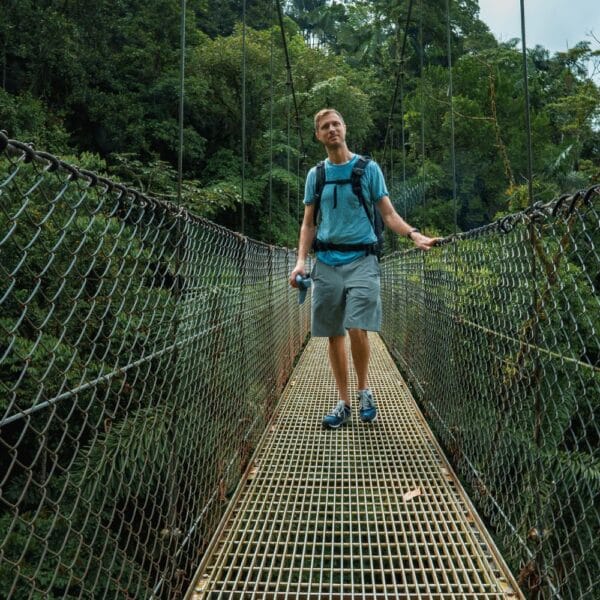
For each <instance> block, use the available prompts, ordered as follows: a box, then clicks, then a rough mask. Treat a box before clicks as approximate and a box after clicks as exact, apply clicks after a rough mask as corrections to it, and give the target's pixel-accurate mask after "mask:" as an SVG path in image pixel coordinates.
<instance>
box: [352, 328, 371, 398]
mask: <svg viewBox="0 0 600 600" xmlns="http://www.w3.org/2000/svg"><path fill="white" fill-rule="evenodd" d="M348 334H349V335H350V348H351V351H352V361H353V362H354V370H355V371H356V377H357V379H358V389H359V390H366V389H367V387H369V358H370V356H371V346H370V345H369V337H368V334H367V332H366V331H365V330H364V329H349V330H348Z"/></svg>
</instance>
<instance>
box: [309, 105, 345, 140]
mask: <svg viewBox="0 0 600 600" xmlns="http://www.w3.org/2000/svg"><path fill="white" fill-rule="evenodd" d="M315 135H316V136H317V139H318V140H319V141H320V142H321V144H323V145H325V146H326V147H327V148H337V147H339V146H342V145H343V144H345V143H346V125H344V122H343V121H342V119H341V118H340V117H339V115H337V114H336V113H334V112H331V113H326V114H324V115H323V116H322V117H321V119H320V121H319V127H318V129H317V131H316V132H315Z"/></svg>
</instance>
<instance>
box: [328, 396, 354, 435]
mask: <svg viewBox="0 0 600 600" xmlns="http://www.w3.org/2000/svg"><path fill="white" fill-rule="evenodd" d="M351 415H352V411H351V410H350V407H349V406H348V405H347V404H346V403H345V402H344V401H343V400H340V401H339V402H338V403H337V404H336V405H335V408H334V409H333V410H332V411H331V412H330V413H329V414H328V415H326V416H324V417H323V425H325V427H329V428H331V429H337V428H338V427H341V426H342V425H343V424H344V423H345V422H346V421H348V420H349V419H350V416H351Z"/></svg>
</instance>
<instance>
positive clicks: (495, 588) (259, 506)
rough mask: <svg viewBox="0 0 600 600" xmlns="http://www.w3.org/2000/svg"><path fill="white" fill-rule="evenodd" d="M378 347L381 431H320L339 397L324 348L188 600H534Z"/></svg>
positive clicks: (306, 369)
mask: <svg viewBox="0 0 600 600" xmlns="http://www.w3.org/2000/svg"><path fill="white" fill-rule="evenodd" d="M370 339H371V347H372V356H371V361H372V362H371V374H370V379H371V381H370V382H371V387H372V388H373V390H374V391H375V393H376V397H377V403H378V407H379V415H378V418H377V420H376V421H375V422H374V423H371V424H363V423H361V422H360V420H359V418H358V407H357V406H354V407H353V416H352V420H351V422H350V423H349V424H348V425H346V426H344V427H342V428H341V429H340V430H337V431H331V430H325V429H323V428H322V427H321V418H322V416H323V414H324V412H326V411H327V410H328V409H329V408H331V406H332V405H333V404H334V402H335V398H336V393H335V386H334V382H333V378H332V376H331V373H330V371H329V367H328V364H327V342H326V340H324V339H311V340H310V342H309V343H308V345H307V347H306V349H305V351H304V353H303V355H302V357H301V358H300V361H299V363H298V365H297V366H296V369H295V370H294V372H293V374H292V377H291V378H290V381H289V383H288V385H287V387H286V389H285V391H284V394H283V397H282V399H281V402H280V404H279V407H278V410H277V414H276V415H275V418H274V420H273V422H272V425H271V427H270V429H269V431H268V432H267V433H266V434H265V437H264V438H263V441H262V443H261V445H260V447H259V449H258V451H257V453H256V455H255V457H254V461H253V467H252V469H251V470H250V474H249V476H248V478H247V479H246V480H245V481H244V482H243V483H242V484H241V487H240V489H239V493H238V494H236V498H235V499H234V500H235V501H234V503H233V504H232V506H231V508H230V510H229V511H228V515H227V517H226V520H224V523H223V527H222V528H221V530H220V533H219V535H218V538H217V539H215V540H214V541H213V543H212V544H211V551H210V552H209V553H208V554H207V556H206V557H205V560H204V561H203V563H202V564H201V565H200V568H199V571H198V573H197V576H196V579H195V582H194V584H193V586H192V587H191V588H190V591H189V593H188V597H189V598H193V600H200V599H205V598H211V599H213V598H214V599H216V598H223V599H224V598H232V599H233V598H265V599H267V598H298V599H304V600H309V599H312V598H315V599H316V598H331V599H334V598H340V599H341V598H364V599H371V598H372V599H383V598H407V599H408V598H410V599H416V598H423V599H425V598H427V599H435V598H440V599H441V598H461V599H470V598H471V599H476V598H477V599H483V598H485V599H488V600H489V599H492V598H498V599H500V598H518V597H521V594H520V592H518V588H517V586H516V583H515V582H514V580H513V579H512V577H511V575H510V573H509V572H508V571H507V569H506V567H505V565H504V563H503V562H502V559H501V558H500V557H499V555H498V552H497V550H496V549H495V547H494V546H493V542H492V541H491V538H490V536H489V535H488V534H487V532H486V531H485V529H484V528H483V526H482V524H481V522H480V520H479V518H478V516H477V514H476V513H475V511H474V509H473V507H472V506H471V504H470V502H469V501H468V499H467V498H466V496H465V494H464V491H463V489H462V487H461V486H460V484H459V483H458V482H457V479H456V476H455V475H454V473H453V472H452V470H451V468H450V467H449V465H448V464H447V462H446V461H445V459H444V457H443V454H442V452H441V450H440V448H439V446H438V445H437V443H436V441H435V439H434V437H433V434H432V433H431V431H430V430H429V428H428V427H427V424H426V423H425V421H424V419H423V417H422V415H421V413H420V411H419V409H418V407H417V405H416V403H415V401H414V399H413V398H412V396H411V394H410V391H409V390H408V388H407V386H406V384H405V383H404V381H403V380H402V378H401V376H400V374H399V372H398V370H397V368H396V366H395V365H394V363H393V361H392V359H391V357H390V355H389V354H388V352H387V350H386V349H385V346H384V345H383V342H382V341H381V339H380V338H379V337H378V336H376V335H371V338H370ZM353 392H354V390H353ZM411 493H412V495H413V497H410V495H411ZM406 494H409V496H405V495H406Z"/></svg>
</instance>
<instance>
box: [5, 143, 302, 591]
mask: <svg viewBox="0 0 600 600" xmlns="http://www.w3.org/2000/svg"><path fill="white" fill-rule="evenodd" d="M0 146H1V150H2V152H1V154H0V259H1V260H0V409H1V412H0V597H2V598H15V599H21V598H42V597H43V598H84V597H85V598H150V597H157V598H176V597H179V596H181V595H182V594H183V593H184V592H185V590H186V589H187V586H188V585H189V578H190V577H191V575H192V574H193V572H194V569H195V567H196V566H197V564H198V562H199V558H200V557H201V555H202V552H203V551H204V548H205V547H206V544H208V541H209V540H210V538H211V536H212V534H213V532H214V530H215V528H216V526H217V524H218V522H219V520H220V518H221V516H222V514H223V511H224V509H225V506H226V504H227V500H228V497H229V496H230V495H231V493H232V492H233V490H234V488H235V487H236V484H237V482H238V481H239V479H240V476H241V474H242V473H243V471H244V470H245V468H246V465H247V463H248V460H249V457H250V456H251V454H252V452H253V449H254V447H255V445H256V443H257V441H258V440H259V438H260V436H261V434H262V432H263V430H264V428H265V425H266V423H267V422H268V420H269V419H270V416H271V413H272V410H273V407H274V405H275V402H276V400H277V399H278V397H279V395H280V392H281V390H282V389H283V386H284V384H285V382H286V380H287V378H288V376H289V373H290V371H291V368H292V365H293V362H294V360H295V357H296V355H297V354H298V352H299V351H300V349H301V347H302V345H303V343H304V341H305V339H306V336H307V333H308V324H309V312H308V311H309V303H308V302H307V303H305V304H303V305H302V306H299V305H298V301H297V294H296V293H295V292H294V291H293V290H292V289H291V288H290V287H289V286H288V284H287V277H288V274H289V272H290V271H291V270H292V268H293V265H294V264H295V260H296V256H295V254H294V252H292V251H287V250H284V249H280V248H274V247H270V246H268V245H264V244H261V243H257V242H253V241H251V240H248V239H247V238H244V237H242V236H240V235H238V234H235V233H233V232H231V231H228V230H226V229H223V228H221V227H218V226H216V225H214V224H212V223H210V222H208V221H205V220H202V219H199V218H197V217H194V216H193V215H191V214H190V213H188V212H187V211H185V210H183V209H180V208H178V207H177V206H175V205H173V204H170V203H167V202H161V201H158V200H156V199H152V198H149V197H146V196H144V195H142V194H140V193H138V192H136V191H134V190H131V189H127V188H125V187H123V186H122V185H120V184H118V183H115V182H111V181H109V180H107V179H105V178H102V177H100V176H97V175H95V174H93V173H91V172H88V171H85V170H83V169H79V170H78V169H76V168H74V167H72V166H70V165H68V164H66V163H64V162H62V161H60V160H58V159H57V158H56V157H54V156H52V155H49V154H46V153H43V152H35V151H34V150H32V149H31V148H30V147H29V146H27V145H25V144H22V143H20V142H17V141H9V140H7V139H6V138H5V137H4V135H0Z"/></svg>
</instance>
